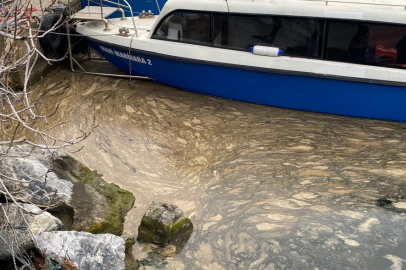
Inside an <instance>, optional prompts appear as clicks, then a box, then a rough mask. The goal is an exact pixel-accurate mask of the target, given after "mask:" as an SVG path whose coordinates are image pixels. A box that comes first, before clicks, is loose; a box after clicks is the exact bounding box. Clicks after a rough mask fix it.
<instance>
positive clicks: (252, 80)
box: [89, 40, 406, 122]
mask: <svg viewBox="0 0 406 270" xmlns="http://www.w3.org/2000/svg"><path fill="white" fill-rule="evenodd" d="M89 43H90V45H91V46H92V47H93V48H94V49H95V50H96V51H98V52H99V53H100V54H101V55H103V56H104V57H105V58H106V59H107V60H108V61H110V62H111V63H112V64H114V65H115V66H116V67H118V68H120V69H122V70H124V71H126V72H129V70H130V67H129V65H130V64H129V63H130V62H131V73H132V74H133V75H143V76H148V77H150V78H153V79H154V80H156V81H158V82H160V83H163V84H168V85H171V86H174V87H177V88H181V89H184V90H187V91H191V92H196V93H203V94H208V95H213V96H218V97H223V98H228V99H233V100H239V101H244V102H250V103H257V104H263V105H270V106H276V107H283V108H290V109H297V110H305V111H313V112H321V113H329V114H338V115H346V116H355V117H363V118H371V119H380V120H390V121H400V122H406V88H404V87H400V86H390V85H381V84H372V83H363V82H352V81H344V80H335V79H326V78H317V77H308V76H302V75H288V74H278V73H270V72H264V71H257V70H249V69H247V68H243V67H241V68H237V67H228V66H219V65H216V64H211V63H196V62H191V61H188V60H187V59H185V60H182V59H170V58H167V57H165V56H163V55H152V54H149V53H148V52H142V51H132V52H131V56H129V54H128V53H129V51H128V49H125V48H120V47H115V46H112V45H111V44H98V43H96V42H95V41H93V40H89ZM129 58H130V59H129Z"/></svg>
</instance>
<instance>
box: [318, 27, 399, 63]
mask: <svg viewBox="0 0 406 270" xmlns="http://www.w3.org/2000/svg"><path fill="white" fill-rule="evenodd" d="M327 32H328V37H327V45H326V50H325V51H326V52H325V59H327V60H334V61H340V62H347V63H358V64H366V65H376V66H391V67H406V27H404V26H397V25H389V24H379V23H369V22H368V23H367V22H362V21H360V22H355V21H352V22H343V21H329V22H328V24H327Z"/></svg>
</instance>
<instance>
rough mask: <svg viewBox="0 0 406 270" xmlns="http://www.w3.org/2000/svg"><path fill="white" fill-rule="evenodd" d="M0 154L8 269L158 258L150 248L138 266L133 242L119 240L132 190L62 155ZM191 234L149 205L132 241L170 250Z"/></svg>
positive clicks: (181, 220)
mask: <svg viewBox="0 0 406 270" xmlns="http://www.w3.org/2000/svg"><path fill="white" fill-rule="evenodd" d="M5 151H7V155H4V156H3V158H2V159H0V172H1V174H2V176H3V177H2V179H3V180H2V185H4V186H3V188H2V190H6V191H7V192H8V195H0V208H1V209H3V211H0V242H3V243H2V246H4V248H2V249H0V265H2V266H4V267H6V268H7V267H10V269H14V268H13V266H14V264H15V262H16V264H17V265H21V266H23V265H24V264H25V263H27V262H29V261H33V260H36V261H37V266H36V267H37V269H69V270H70V269H78V270H81V269H85V270H93V269H95V270H96V269H99V270H100V269H101V270H103V269H106V270H107V269H109V270H116V269H117V270H122V269H127V270H130V269H138V268H139V267H140V265H142V264H144V265H148V264H151V261H154V260H155V261H156V260H157V258H155V257H160V258H158V260H162V259H163V257H162V256H161V255H160V254H159V252H156V251H152V252H151V254H149V255H148V257H147V258H144V260H140V261H138V260H137V259H135V258H133V256H132V253H131V247H132V245H134V243H135V240H134V239H127V241H125V240H124V239H123V238H121V237H120V236H121V235H122V234H123V224H124V219H125V216H126V214H127V213H128V212H129V211H130V210H131V208H132V207H133V206H134V202H135V197H134V195H133V194H132V193H131V192H129V191H126V190H123V189H121V188H120V187H118V186H117V185H114V184H109V183H107V182H105V181H104V180H103V179H102V178H101V176H102V175H100V174H99V173H97V171H92V170H90V169H89V168H88V167H86V166H84V165H83V164H81V163H79V162H78V161H76V160H75V159H73V158H72V157H71V156H69V155H67V154H65V153H63V152H61V151H49V150H47V149H44V150H42V149H38V148H36V149H33V148H32V147H31V146H28V145H19V146H15V147H13V148H10V149H5V148H4V149H3V153H4V152H5ZM0 188H1V187H0ZM0 194H2V193H0ZM192 231H193V224H192V223H191V221H190V219H189V218H187V217H185V216H184V214H183V211H182V210H181V209H179V208H178V207H176V206H174V205H168V204H165V203H159V202H153V203H152V204H151V205H150V207H149V209H148V211H147V212H146V214H145V215H144V218H143V219H142V222H141V225H140V228H139V230H138V241H139V242H147V243H151V244H155V245H156V249H157V250H162V249H163V248H164V247H166V246H170V248H169V249H170V250H172V252H171V253H176V252H179V251H180V250H181V249H182V248H183V246H184V245H185V243H186V242H187V240H188V239H189V237H190V235H191V233H192ZM38 260H39V261H40V263H38ZM152 263H153V262H152ZM53 267H54V268H53ZM57 267H59V268H57ZM69 267H70V268H69Z"/></svg>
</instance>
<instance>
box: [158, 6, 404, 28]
mask: <svg viewBox="0 0 406 270" xmlns="http://www.w3.org/2000/svg"><path fill="white" fill-rule="evenodd" d="M175 10H196V11H209V12H230V13H243V14H262V15H263V14H269V15H280V16H298V17H315V18H333V19H345V20H361V21H375V22H387V23H396V24H406V0H227V1H226V0H169V1H168V2H167V3H166V4H165V6H164V8H163V10H162V12H161V18H162V16H165V15H166V14H168V13H171V12H173V11H175Z"/></svg>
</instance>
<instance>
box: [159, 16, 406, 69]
mask: <svg viewBox="0 0 406 270" xmlns="http://www.w3.org/2000/svg"><path fill="white" fill-rule="evenodd" d="M178 12H189V13H197V14H206V15H209V16H210V39H211V40H210V43H209V44H207V45H205V44H199V43H197V42H190V41H180V40H172V39H166V38H158V37H156V32H157V31H158V29H159V28H160V27H161V26H162V24H163V23H164V22H165V20H166V19H167V18H168V17H169V16H172V15H173V14H175V13H178ZM215 15H223V16H253V17H255V16H274V17H280V18H296V19H314V20H320V38H319V52H318V53H319V57H306V56H296V55H286V56H287V57H292V58H301V59H312V60H322V61H330V62H336V63H346V64H355V65H362V66H371V67H382V68H392V69H401V70H406V68H405V67H401V66H385V65H377V64H375V65H374V64H363V63H353V62H346V61H339V60H329V59H327V58H326V54H327V42H328V37H329V34H330V33H329V31H328V26H329V23H331V22H348V23H365V24H374V25H386V26H394V27H406V24H400V23H389V22H377V21H369V20H353V19H352V20H351V19H337V18H325V17H304V16H289V15H276V14H261V13H249V14H248V13H240V12H219V11H201V10H190V9H175V10H172V11H171V12H169V13H168V14H166V15H165V16H164V17H163V18H162V19H161V20H160V21H159V23H158V24H157V26H156V27H155V28H154V30H153V31H152V35H151V39H156V40H164V41H169V42H176V43H183V44H191V45H198V46H205V47H212V48H216V49H222V50H232V51H241V52H247V50H245V49H239V48H232V47H229V48H227V47H220V46H215V45H214V37H213V35H214V16H215ZM405 64H406V63H405Z"/></svg>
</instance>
